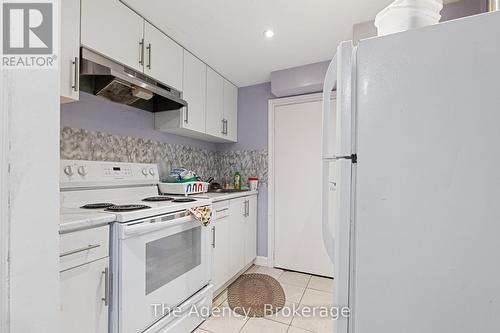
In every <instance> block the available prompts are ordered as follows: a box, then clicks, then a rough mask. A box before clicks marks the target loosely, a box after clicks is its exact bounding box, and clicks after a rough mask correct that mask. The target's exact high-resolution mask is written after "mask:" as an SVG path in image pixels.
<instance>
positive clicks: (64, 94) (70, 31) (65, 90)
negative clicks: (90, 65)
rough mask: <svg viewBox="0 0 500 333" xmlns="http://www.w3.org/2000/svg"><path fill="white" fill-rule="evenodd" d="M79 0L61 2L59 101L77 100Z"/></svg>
mask: <svg viewBox="0 0 500 333" xmlns="http://www.w3.org/2000/svg"><path fill="white" fill-rule="evenodd" d="M79 60H80V0H65V1H62V2H61V59H60V66H61V82H60V85H61V92H60V96H61V102H63V103H68V102H73V101H78V99H79V97H80V96H79V87H78V78H79V75H80V67H79V65H80V61H79Z"/></svg>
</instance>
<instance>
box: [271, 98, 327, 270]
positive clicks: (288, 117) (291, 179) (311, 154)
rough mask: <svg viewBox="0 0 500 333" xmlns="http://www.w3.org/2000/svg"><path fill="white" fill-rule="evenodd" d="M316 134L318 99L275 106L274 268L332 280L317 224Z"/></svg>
mask: <svg viewBox="0 0 500 333" xmlns="http://www.w3.org/2000/svg"><path fill="white" fill-rule="evenodd" d="M332 108H335V103H332ZM333 112H334V111H333ZM321 133H322V102H321V96H318V98H317V99H310V100H307V101H304V102H291V104H290V103H289V104H284V105H277V106H275V109H274V147H273V152H274V170H273V174H274V265H275V266H276V267H280V268H284V269H289V270H294V271H299V272H305V273H311V274H317V275H323V276H328V277H332V276H333V264H332V262H331V261H330V259H329V257H328V254H327V252H326V249H325V246H324V243H323V235H322V224H321V199H322V198H321V191H322V137H321Z"/></svg>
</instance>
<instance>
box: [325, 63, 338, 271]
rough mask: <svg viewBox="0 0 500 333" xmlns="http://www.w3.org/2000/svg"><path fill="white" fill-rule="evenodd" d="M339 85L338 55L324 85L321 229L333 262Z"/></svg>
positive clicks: (329, 67) (330, 67)
mask: <svg viewBox="0 0 500 333" xmlns="http://www.w3.org/2000/svg"><path fill="white" fill-rule="evenodd" d="M336 84H337V55H335V56H334V57H333V59H332V61H331V62H330V65H329V66H328V70H327V72H326V76H325V83H324V85H323V133H322V140H323V172H322V173H323V175H322V176H323V184H322V198H321V206H322V207H321V229H322V233H323V242H324V244H325V248H326V251H327V253H328V256H329V257H330V260H331V261H332V262H333V259H334V248H335V247H334V245H335V240H334V237H333V231H332V230H331V228H330V220H331V219H332V218H333V217H332V216H330V213H329V208H330V205H331V204H332V203H331V202H329V201H330V200H329V199H330V196H329V194H330V192H331V191H332V190H335V186H333V188H332V184H331V182H330V163H332V162H333V163H334V162H335V160H336V158H335V154H334V151H335V147H334V144H335V128H333V127H334V119H333V115H332V109H331V93H332V90H333V89H334V88H335V86H336Z"/></svg>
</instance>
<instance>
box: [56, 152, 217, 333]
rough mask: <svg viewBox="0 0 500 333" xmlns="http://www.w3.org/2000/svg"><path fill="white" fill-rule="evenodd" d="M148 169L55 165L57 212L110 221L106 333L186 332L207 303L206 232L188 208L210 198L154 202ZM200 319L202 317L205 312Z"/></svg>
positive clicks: (152, 170) (151, 168)
mask: <svg viewBox="0 0 500 333" xmlns="http://www.w3.org/2000/svg"><path fill="white" fill-rule="evenodd" d="M158 182H159V176H158V168H157V166H156V165H154V164H136V163H115V162H96V161H74V160H71V161H70V160H62V161H61V182H60V186H61V210H62V211H63V212H66V213H71V214H72V213H74V214H78V215H80V214H83V215H88V216H89V219H91V218H92V216H97V215H99V216H102V215H112V216H114V220H115V223H113V224H112V226H111V247H110V248H111V254H110V257H111V267H112V276H113V278H112V288H111V290H112V298H111V299H112V302H111V306H110V320H109V322H110V332H112V333H138V332H147V333H157V332H162V333H163V332H169V333H170V332H173V333H177V332H178V333H185V332H190V331H191V330H193V329H194V328H195V327H196V326H198V325H199V324H200V323H201V322H202V321H203V319H204V318H202V317H201V316H199V315H197V314H198V313H202V312H203V311H193V308H194V307H196V308H197V309H201V308H204V307H206V308H209V307H210V306H211V302H212V292H213V291H212V286H211V285H210V283H209V282H210V262H211V252H210V237H211V236H210V235H211V233H210V232H209V227H205V226H203V225H202V224H201V223H200V222H198V221H196V220H195V219H194V218H193V217H192V215H191V214H190V213H189V211H188V209H190V208H195V207H201V206H211V200H210V199H204V198H196V199H195V198H188V197H178V196H177V197H176V196H166V195H159V192H158V186H157V184H158ZM204 313H206V311H205V312H204Z"/></svg>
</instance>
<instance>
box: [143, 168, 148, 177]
mask: <svg viewBox="0 0 500 333" xmlns="http://www.w3.org/2000/svg"><path fill="white" fill-rule="evenodd" d="M142 174H143V175H144V176H147V175H148V169H146V168H144V169H142Z"/></svg>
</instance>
